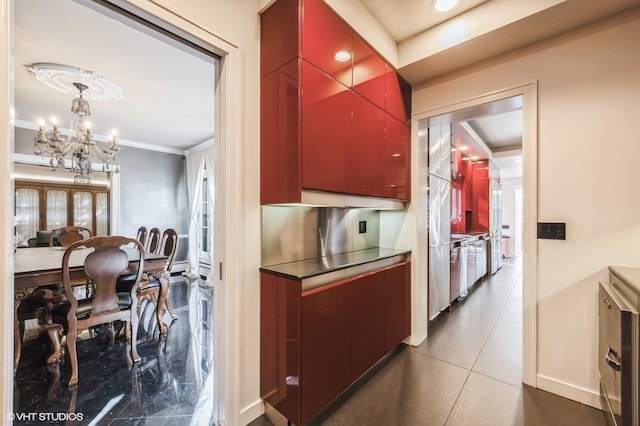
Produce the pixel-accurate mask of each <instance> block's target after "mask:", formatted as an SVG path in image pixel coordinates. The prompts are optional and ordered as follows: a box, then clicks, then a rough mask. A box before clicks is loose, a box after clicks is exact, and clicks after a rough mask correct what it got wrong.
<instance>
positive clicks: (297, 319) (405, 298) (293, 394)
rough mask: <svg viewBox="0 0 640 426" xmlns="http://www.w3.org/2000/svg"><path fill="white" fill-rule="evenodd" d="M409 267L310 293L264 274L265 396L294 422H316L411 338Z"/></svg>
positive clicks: (262, 363) (262, 385)
mask: <svg viewBox="0 0 640 426" xmlns="http://www.w3.org/2000/svg"><path fill="white" fill-rule="evenodd" d="M409 271H410V263H409V262H404V263H401V264H397V265H393V266H390V267H388V268H385V269H381V270H378V271H374V272H371V273H367V274H364V275H361V276H357V277H354V278H348V279H345V280H342V281H339V282H336V283H333V284H330V285H327V286H323V287H320V288H317V289H313V290H309V291H306V292H302V291H301V282H300V281H297V280H293V279H287V278H283V277H281V276H276V275H272V274H269V273H264V272H263V273H262V274H261V314H260V318H261V324H260V391H261V395H262V397H263V399H264V400H265V401H266V402H268V403H269V404H271V405H272V406H273V407H274V408H275V409H277V410H278V411H280V413H282V414H283V415H284V416H285V417H287V418H288V419H289V420H291V421H292V422H293V423H294V424H303V423H306V422H307V421H308V420H309V419H311V418H312V417H313V416H314V415H316V414H317V413H318V411H320V410H321V409H322V408H323V407H325V406H326V405H327V404H328V403H329V402H330V401H331V400H332V399H333V398H335V397H336V396H338V395H339V394H340V393H341V392H343V391H344V390H345V389H346V388H347V387H348V386H349V385H351V384H352V383H353V382H354V381H355V380H357V379H358V378H359V377H360V376H361V375H362V374H363V373H365V372H366V371H367V370H368V369H369V368H371V367H372V366H373V365H374V364H375V363H376V362H378V361H379V360H380V359H381V358H382V357H384V355H385V354H387V353H388V352H389V351H391V350H392V349H394V348H395V347H396V346H397V345H398V344H400V343H401V342H402V341H403V340H404V339H405V338H406V337H407V336H408V335H409V334H410V316H411V308H410V276H409V273H410V272H409Z"/></svg>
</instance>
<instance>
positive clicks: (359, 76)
mask: <svg viewBox="0 0 640 426" xmlns="http://www.w3.org/2000/svg"><path fill="white" fill-rule="evenodd" d="M385 73H386V63H385V62H384V60H383V59H382V58H381V57H380V56H379V55H378V54H377V53H376V52H375V51H374V50H373V49H372V48H371V47H369V45H368V44H367V43H366V42H365V41H364V40H362V38H360V36H358V35H357V34H355V33H354V34H353V90H354V91H355V92H356V93H359V94H360V95H362V96H364V97H365V98H367V99H368V100H370V101H371V102H373V103H374V104H376V105H377V106H379V107H380V108H384V93H385V82H386V75H385Z"/></svg>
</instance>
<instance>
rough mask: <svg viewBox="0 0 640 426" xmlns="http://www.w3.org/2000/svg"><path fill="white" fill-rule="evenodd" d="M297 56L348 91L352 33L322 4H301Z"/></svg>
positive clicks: (318, 0)
mask: <svg viewBox="0 0 640 426" xmlns="http://www.w3.org/2000/svg"><path fill="white" fill-rule="evenodd" d="M301 3H302V15H301V16H302V26H301V37H300V47H301V49H300V56H302V57H303V58H304V59H306V60H307V61H309V62H310V63H312V64H313V65H315V66H316V67H318V68H320V69H321V70H322V71H324V72H326V73H327V74H329V75H330V76H332V77H333V78H335V79H336V80H338V81H339V82H340V83H342V84H344V85H345V86H347V87H351V82H352V76H351V73H352V71H351V68H352V63H353V31H352V30H351V28H349V27H348V26H347V24H345V23H344V22H343V21H342V20H341V19H340V18H339V17H338V16H337V15H336V14H335V13H333V11H332V10H331V9H330V8H329V7H328V6H327V5H326V4H324V2H323V1H322V0H303V1H302V2H301Z"/></svg>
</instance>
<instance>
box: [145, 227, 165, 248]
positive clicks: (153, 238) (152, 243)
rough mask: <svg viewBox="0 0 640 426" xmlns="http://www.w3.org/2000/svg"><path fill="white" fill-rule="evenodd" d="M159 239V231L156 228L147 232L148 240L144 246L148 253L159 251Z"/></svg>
mask: <svg viewBox="0 0 640 426" xmlns="http://www.w3.org/2000/svg"><path fill="white" fill-rule="evenodd" d="M160 238H161V234H160V230H159V229H158V228H151V231H150V232H149V239H148V241H147V242H148V244H147V246H146V249H147V252H148V253H158V250H159V249H160Z"/></svg>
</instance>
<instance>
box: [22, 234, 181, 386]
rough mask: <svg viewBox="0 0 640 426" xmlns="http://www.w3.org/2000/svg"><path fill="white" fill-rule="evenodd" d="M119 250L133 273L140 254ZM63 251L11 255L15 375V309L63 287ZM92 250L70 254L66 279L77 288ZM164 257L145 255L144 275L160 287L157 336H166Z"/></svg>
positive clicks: (24, 250)
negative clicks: (34, 295) (45, 290)
mask: <svg viewBox="0 0 640 426" xmlns="http://www.w3.org/2000/svg"><path fill="white" fill-rule="evenodd" d="M122 249H123V250H124V251H125V252H126V253H127V256H128V258H129V267H128V269H127V271H124V272H123V273H128V272H135V271H136V270H137V264H138V262H139V261H140V253H139V252H138V250H137V249H134V248H133V247H129V246H124V247H122ZM65 251H66V247H60V246H56V247H29V248H19V249H17V250H16V252H15V255H14V267H13V269H14V276H13V288H14V346H13V354H14V358H13V359H14V364H13V371H14V374H15V372H16V370H17V368H18V363H19V361H20V356H21V353H22V341H21V338H20V330H19V322H18V308H19V307H20V303H22V301H23V300H25V299H26V298H27V297H28V296H29V295H30V294H31V293H33V292H34V291H35V290H36V289H38V287H42V286H49V285H52V284H59V285H60V286H62V256H63V255H64V253H65ZM92 251H93V249H92V248H91V249H89V248H82V249H77V250H75V251H74V252H73V253H71V256H70V259H69V276H70V279H71V281H72V282H75V283H77V285H86V280H87V279H88V278H89V277H88V276H87V274H86V273H85V271H84V259H85V258H86V257H87V255H88V254H89V253H91V252H92ZM166 262H167V256H165V255H163V254H155V253H145V254H144V267H143V270H144V272H145V273H146V274H148V275H150V276H153V277H154V278H156V279H157V280H158V282H159V284H160V291H159V295H158V303H157V306H156V319H157V321H158V326H159V329H160V333H161V334H162V335H166V334H167V331H168V326H167V324H166V323H165V322H164V321H163V319H162V318H163V315H164V306H165V301H166V299H167V297H168V296H169V279H170V274H169V272H168V271H167V268H166Z"/></svg>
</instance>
